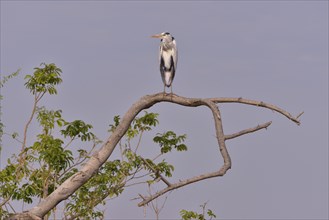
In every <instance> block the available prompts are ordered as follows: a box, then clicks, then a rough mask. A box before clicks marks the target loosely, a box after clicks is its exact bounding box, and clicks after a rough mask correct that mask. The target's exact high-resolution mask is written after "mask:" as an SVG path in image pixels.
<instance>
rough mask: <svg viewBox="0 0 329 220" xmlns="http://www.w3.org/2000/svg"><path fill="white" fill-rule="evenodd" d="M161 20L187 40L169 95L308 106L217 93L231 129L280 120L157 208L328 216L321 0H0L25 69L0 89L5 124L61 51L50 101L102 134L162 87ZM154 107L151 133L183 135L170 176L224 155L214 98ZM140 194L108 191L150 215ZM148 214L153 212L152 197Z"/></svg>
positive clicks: (5, 41)
mask: <svg viewBox="0 0 329 220" xmlns="http://www.w3.org/2000/svg"><path fill="white" fill-rule="evenodd" d="M163 31H169V32H170V33H172V35H173V36H174V37H175V38H176V40H177V45H178V49H179V61H178V70H177V73H176V78H175V80H174V83H173V90H174V93H176V94H178V95H182V96H186V97H244V98H249V99H255V100H261V101H265V102H270V103H272V104H275V105H278V106H280V107H282V108H284V109H286V110H288V111H289V112H291V113H293V114H298V113H299V112H301V111H305V114H304V115H303V116H302V124H301V126H299V127H298V126H296V125H295V124H293V123H292V122H290V121H288V120H287V119H286V118H284V117H283V116H281V115H278V114H276V113H273V112H271V111H268V110H264V109H259V108H255V107H248V106H243V105H236V104H234V105H233V104H231V105H220V108H221V110H222V117H223V122H224V131H225V133H226V134H229V133H233V132H236V131H239V130H242V129H245V128H248V127H253V126H255V125H257V124H259V123H263V122H266V121H271V120H272V121H273V124H272V125H271V126H270V128H269V129H268V130H266V131H260V132H257V133H254V134H251V135H247V136H243V137H241V138H239V139H235V140H233V141H230V142H228V143H227V144H228V149H229V152H230V154H231V157H232V161H233V167H232V169H231V170H229V172H228V173H227V175H226V176H224V177H222V178H216V179H212V180H207V181H204V182H201V183H197V184H194V185H190V186H188V187H186V188H183V189H179V190H176V191H174V192H172V193H171V194H170V195H169V197H168V200H167V204H166V206H165V208H164V210H163V211H162V212H161V215H160V217H161V218H163V219H167V218H178V217H179V214H178V213H179V210H180V209H189V210H190V209H193V210H199V205H200V204H202V203H204V202H206V201H209V203H208V208H210V209H212V210H213V211H214V212H215V213H216V214H217V215H218V217H219V218H221V219H327V218H328V2H327V1H207V2H201V1H191V2H189V1H179V2H174V1H161V2H151V1H136V2H135V1H123V2H119V1H113V2H112V1H95V2H93V1H69V2H66V1H46V2H43V1H1V73H2V74H4V75H5V74H9V73H12V72H14V71H16V70H17V69H18V68H22V73H21V75H20V76H19V77H18V78H16V79H15V80H13V81H11V82H9V83H8V84H7V85H6V87H5V88H4V89H2V94H3V95H4V100H3V101H2V111H3V115H2V121H3V122H4V123H5V125H6V131H8V132H12V131H18V132H20V133H21V134H22V130H23V123H24V122H26V121H27V118H28V115H29V111H30V109H31V107H32V106H31V103H32V97H31V96H30V95H29V94H28V92H27V90H26V89H24V86H23V83H24V80H23V78H24V75H25V74H31V73H32V72H33V67H35V66H38V65H39V64H40V63H41V62H46V63H51V62H54V63H56V64H57V66H59V67H60V68H62V70H63V75H62V76H63V80H64V82H63V84H62V85H61V86H60V87H59V94H58V95H57V96H54V97H47V98H46V99H45V100H46V101H44V102H43V103H42V104H44V105H46V106H47V107H49V108H55V109H62V110H63V117H64V118H66V119H67V120H74V119H82V120H84V121H86V122H88V123H91V124H93V126H94V132H95V133H96V134H97V135H98V137H99V138H101V139H103V140H104V139H105V138H107V135H108V134H107V129H108V125H109V123H110V121H111V120H112V118H113V116H115V115H118V114H121V115H122V114H124V113H125V111H126V110H127V109H128V108H129V107H130V105H132V104H133V102H135V101H137V100H138V99H139V98H140V97H141V96H143V95H146V94H152V93H156V92H160V91H162V89H163V85H162V81H161V77H160V73H159V70H158V45H159V41H158V40H155V39H151V38H150V36H151V35H152V34H156V33H160V32H163ZM150 111H154V112H157V113H159V114H160V118H159V119H160V125H159V127H158V128H157V129H156V130H155V131H154V133H157V132H163V131H165V130H174V131H176V132H177V133H179V134H182V133H186V134H187V135H188V140H187V144H188V146H189V151H188V152H187V153H181V154H179V153H178V154H175V155H172V156H170V155H169V156H168V157H167V160H168V161H169V162H172V163H173V164H174V165H175V167H176V170H175V175H174V177H173V179H174V180H178V179H183V178H187V177H189V176H193V175H198V174H200V173H202V172H206V171H214V170H216V169H218V168H219V167H220V165H221V162H222V161H221V158H220V157H219V152H218V147H217V145H216V140H215V137H214V127H213V122H212V116H211V114H210V112H209V110H208V109H205V108H197V109H196V108H183V107H181V106H176V105H172V104H170V103H163V104H159V105H157V106H155V107H153V108H151V109H150ZM36 131H38V130H37V128H36V127H32V130H31V132H30V134H31V135H33V133H34V132H36ZM154 133H152V134H154ZM151 137H152V135H148V136H145V138H144V143H145V145H144V146H143V153H144V154H145V155H149V154H150V152H153V150H152V148H156V147H157V146H155V145H154V144H152V142H151V141H150V139H151ZM32 141H33V138H32V139H31V140H30V142H32ZM3 145H4V149H3V151H2V153H1V167H3V166H4V165H5V161H6V158H7V157H8V156H9V155H11V153H13V152H14V151H15V150H17V149H19V148H18V146H16V145H14V144H13V142H11V140H10V139H9V138H8V137H4V138H3ZM114 156H115V155H114ZM145 192H146V189H145V188H143V187H141V188H135V189H129V190H127V191H126V192H125V193H124V194H123V196H122V197H120V198H118V199H116V200H113V201H110V202H109V203H108V205H107V208H106V210H107V211H106V213H107V217H109V218H123V219H126V218H136V217H138V218H144V212H143V209H142V208H137V202H136V201H130V199H131V198H134V197H136V195H137V193H145ZM126 210H128V211H126ZM146 217H147V218H153V217H154V215H153V213H152V212H151V210H150V209H147V210H146Z"/></svg>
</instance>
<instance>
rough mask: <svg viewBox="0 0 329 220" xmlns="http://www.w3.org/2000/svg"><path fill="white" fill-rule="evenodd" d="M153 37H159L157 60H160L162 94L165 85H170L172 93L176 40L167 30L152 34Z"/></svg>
mask: <svg viewBox="0 0 329 220" xmlns="http://www.w3.org/2000/svg"><path fill="white" fill-rule="evenodd" d="M152 37H153V38H160V39H161V42H160V53H159V62H160V73H161V77H162V81H163V84H164V87H163V94H165V92H166V86H167V87H168V88H169V87H171V94H172V82H173V80H174V77H175V72H176V69H177V58H178V56H177V55H178V54H177V47H176V40H175V38H174V37H173V36H171V34H170V33H168V32H163V33H161V34H157V35H153V36H152Z"/></svg>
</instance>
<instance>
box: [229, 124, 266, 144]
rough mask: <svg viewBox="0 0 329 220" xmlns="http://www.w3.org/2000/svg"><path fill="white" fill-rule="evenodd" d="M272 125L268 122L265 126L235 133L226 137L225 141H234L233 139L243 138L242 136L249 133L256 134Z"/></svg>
mask: <svg viewBox="0 0 329 220" xmlns="http://www.w3.org/2000/svg"><path fill="white" fill-rule="evenodd" d="M271 124H272V122H271V121H269V122H266V123H264V124H261V125H257V126H256V127H254V128H248V129H245V130H242V131H239V132H237V133H234V134H230V135H225V140H229V139H233V138H236V137H239V136H241V135H245V134H249V133H252V132H255V131H258V130H261V129H264V128H265V129H267V127H268V126H270V125H271Z"/></svg>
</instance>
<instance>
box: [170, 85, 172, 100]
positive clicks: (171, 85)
mask: <svg viewBox="0 0 329 220" xmlns="http://www.w3.org/2000/svg"><path fill="white" fill-rule="evenodd" d="M170 91H171V93H170V95H171V101H172V84H171V86H170Z"/></svg>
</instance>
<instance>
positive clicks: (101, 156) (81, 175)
mask: <svg viewBox="0 0 329 220" xmlns="http://www.w3.org/2000/svg"><path fill="white" fill-rule="evenodd" d="M159 102H172V103H174V104H178V105H183V106H187V107H197V106H207V107H208V108H209V109H210V110H211V111H212V114H213V117H214V123H215V129H216V138H217V142H218V145H219V149H220V154H221V157H222V158H223V165H222V167H221V168H220V169H219V170H218V171H216V172H213V173H209V174H203V175H200V176H197V177H193V178H190V179H187V180H184V181H180V182H178V183H174V184H171V183H170V184H169V182H168V184H167V186H168V187H167V188H165V189H163V190H161V191H159V192H157V193H156V194H155V195H152V196H150V197H144V196H143V197H141V198H142V199H143V201H142V202H141V203H139V206H143V205H145V204H147V203H148V202H150V201H152V200H153V199H155V198H157V197H158V196H160V195H162V194H164V193H166V192H169V191H171V190H173V189H177V188H179V187H182V186H185V185H188V184H191V183H193V182H197V181H200V180H204V179H207V178H212V177H217V176H223V175H224V174H225V173H226V172H227V170H228V169H230V168H231V158H230V156H229V153H228V151H227V148H226V145H225V141H226V140H228V139H232V138H235V137H238V136H240V135H243V134H247V133H251V132H254V131H257V130H259V129H263V128H266V127H268V126H269V125H270V124H265V125H260V127H256V128H252V129H246V130H243V131H241V132H239V133H236V134H232V135H227V136H225V135H224V132H223V125H222V119H221V114H220V111H219V109H218V107H217V105H216V104H218V103H241V104H247V105H254V106H257V107H263V108H267V109H271V110H273V111H276V112H278V113H280V114H282V115H284V116H286V117H287V118H288V119H290V120H291V121H293V122H295V123H296V124H298V125H299V124H300V122H299V118H298V117H293V116H292V115H291V114H290V113H289V112H287V111H285V110H283V109H280V108H278V107H276V106H274V105H272V104H267V103H264V102H259V101H254V100H247V99H243V98H208V99H201V98H186V97H182V96H177V95H175V94H172V95H169V94H166V95H163V93H157V94H154V95H146V96H144V97H142V98H141V99H140V100H138V101H137V102H136V103H134V104H133V105H132V106H131V107H130V108H129V110H128V111H127V112H126V114H125V115H124V117H123V118H122V120H121V122H120V124H119V125H118V126H117V128H116V129H115V130H114V131H113V133H112V135H111V136H110V137H109V138H108V139H107V141H105V142H104V144H103V146H102V147H101V148H100V149H99V151H98V152H96V153H94V155H92V156H91V157H90V159H89V160H88V161H87V162H86V163H85V164H84V166H83V167H82V168H81V169H80V171H79V172H77V173H76V174H74V175H73V176H71V177H70V178H68V179H67V180H66V181H65V182H64V183H63V184H62V185H60V186H59V187H58V188H57V189H56V190H55V191H53V192H52V193H51V194H50V195H49V196H48V197H47V198H45V199H44V200H42V201H41V202H40V203H39V204H38V205H37V206H35V207H34V208H32V209H31V210H29V212H28V213H29V215H30V217H31V219H32V218H34V219H42V218H43V216H45V215H46V214H47V213H48V212H49V211H50V210H51V209H52V208H54V207H55V206H56V205H57V204H58V203H60V202H61V201H63V200H65V199H67V198H68V197H69V196H70V195H72V194H73V193H74V192H75V191H76V190H77V189H78V188H79V187H80V186H82V185H83V184H84V183H86V182H87V181H88V180H89V179H90V178H91V177H92V176H93V174H94V173H95V172H97V170H98V169H99V168H100V167H101V166H102V165H103V164H104V163H105V162H106V161H107V159H108V158H109V157H110V156H111V154H112V152H113V150H114V149H115V147H116V145H117V144H118V142H119V141H120V139H121V138H122V137H123V136H124V135H125V133H126V131H127V130H128V128H129V126H130V124H131V122H132V121H133V120H134V118H135V117H136V116H137V115H138V113H139V112H140V111H142V110H144V109H148V108H150V107H152V106H153V105H155V104H157V103H159ZM16 217H17V215H16Z"/></svg>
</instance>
